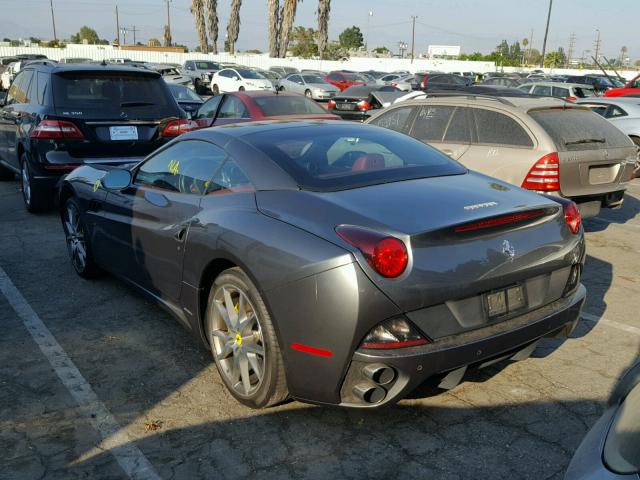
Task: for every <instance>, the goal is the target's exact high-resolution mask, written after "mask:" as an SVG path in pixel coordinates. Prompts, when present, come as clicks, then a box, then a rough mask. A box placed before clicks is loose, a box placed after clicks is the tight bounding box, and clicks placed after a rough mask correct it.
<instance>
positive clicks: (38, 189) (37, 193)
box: [20, 153, 52, 213]
mask: <svg viewBox="0 0 640 480" xmlns="http://www.w3.org/2000/svg"><path fill="white" fill-rule="evenodd" d="M20 178H21V180H22V200H24V206H25V207H26V209H27V211H29V212H30V213H38V212H44V211H46V210H48V209H49V208H50V207H51V200H52V198H51V197H52V192H51V190H49V189H48V188H46V187H43V186H41V185H38V184H36V183H34V181H33V175H32V173H31V169H30V168H29V160H28V158H27V155H26V154H24V153H23V154H22V157H21V161H20Z"/></svg>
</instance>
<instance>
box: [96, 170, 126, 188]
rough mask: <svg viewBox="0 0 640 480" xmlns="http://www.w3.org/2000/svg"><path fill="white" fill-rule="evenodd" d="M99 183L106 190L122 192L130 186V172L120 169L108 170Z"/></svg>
mask: <svg viewBox="0 0 640 480" xmlns="http://www.w3.org/2000/svg"><path fill="white" fill-rule="evenodd" d="M100 183H101V184H102V186H103V187H104V188H105V189H107V190H124V189H125V188H127V187H128V186H129V185H131V172H130V171H129V170H121V169H114V170H109V171H108V172H107V174H106V175H105V176H104V177H102V179H101V180H100Z"/></svg>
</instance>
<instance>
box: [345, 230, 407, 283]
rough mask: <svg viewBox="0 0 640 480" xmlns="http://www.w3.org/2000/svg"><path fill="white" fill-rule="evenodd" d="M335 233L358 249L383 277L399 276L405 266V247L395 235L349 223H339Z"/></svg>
mask: <svg viewBox="0 0 640 480" xmlns="http://www.w3.org/2000/svg"><path fill="white" fill-rule="evenodd" d="M336 233H337V234H338V236H339V237H340V238H342V239H343V240H344V241H345V242H347V243H348V244H350V245H353V246H354V247H356V248H357V249H358V250H360V251H361V252H362V254H363V255H364V258H365V259H366V260H367V263H368V264H369V265H371V267H372V268H373V269H374V270H375V271H376V272H377V273H379V274H380V275H382V276H383V277H386V278H395V277H399V276H400V275H402V273H403V272H404V271H405V269H406V268H407V264H408V263H409V254H408V253H407V247H405V245H404V242H402V240H399V239H398V238H396V237H391V236H389V235H385V234H382V233H378V232H374V231H372V230H368V229H365V228H361V227H354V226H349V225H339V226H338V227H336Z"/></svg>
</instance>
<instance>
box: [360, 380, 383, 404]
mask: <svg viewBox="0 0 640 480" xmlns="http://www.w3.org/2000/svg"><path fill="white" fill-rule="evenodd" d="M353 393H354V394H355V396H356V397H358V398H359V399H360V400H362V401H363V402H365V403H380V402H381V401H382V400H384V397H386V396H387V392H386V391H385V389H384V388H382V387H376V386H372V385H367V384H364V383H359V384H358V385H356V386H355V387H353Z"/></svg>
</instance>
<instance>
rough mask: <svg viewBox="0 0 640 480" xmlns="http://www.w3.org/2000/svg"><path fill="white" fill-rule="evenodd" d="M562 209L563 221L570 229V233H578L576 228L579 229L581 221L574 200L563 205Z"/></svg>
mask: <svg viewBox="0 0 640 480" xmlns="http://www.w3.org/2000/svg"><path fill="white" fill-rule="evenodd" d="M563 210H564V221H565V222H566V224H567V226H568V227H569V230H571V233H578V230H580V224H581V223H582V218H581V217H580V210H578V206H577V205H576V204H575V203H574V202H570V203H567V204H566V205H564V206H563Z"/></svg>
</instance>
